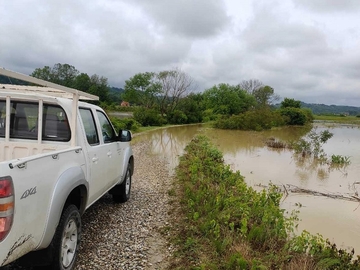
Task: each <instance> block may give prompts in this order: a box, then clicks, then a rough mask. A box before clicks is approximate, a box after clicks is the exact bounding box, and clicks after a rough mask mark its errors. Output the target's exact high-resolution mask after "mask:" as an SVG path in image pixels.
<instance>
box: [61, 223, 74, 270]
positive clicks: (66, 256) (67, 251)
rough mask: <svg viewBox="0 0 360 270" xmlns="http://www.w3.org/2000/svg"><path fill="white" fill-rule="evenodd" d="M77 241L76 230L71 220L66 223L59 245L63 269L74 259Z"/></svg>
mask: <svg viewBox="0 0 360 270" xmlns="http://www.w3.org/2000/svg"><path fill="white" fill-rule="evenodd" d="M77 241H78V230H77V226H76V222H75V220H73V219H71V220H69V222H68V223H67V225H66V227H65V229H64V233H63V238H62V245H61V261H62V264H63V266H64V267H68V266H69V265H70V264H71V263H72V261H73V260H74V257H75V251H76V247H77Z"/></svg>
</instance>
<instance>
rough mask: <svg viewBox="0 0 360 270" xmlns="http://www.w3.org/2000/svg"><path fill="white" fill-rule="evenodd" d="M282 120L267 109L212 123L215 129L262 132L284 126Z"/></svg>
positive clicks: (274, 112) (275, 112)
mask: <svg viewBox="0 0 360 270" xmlns="http://www.w3.org/2000/svg"><path fill="white" fill-rule="evenodd" d="M284 124H285V122H284V119H283V118H282V117H281V115H280V114H279V112H277V111H271V110H269V109H263V110H254V111H247V112H245V113H243V114H239V115H233V116H231V117H229V118H226V117H223V118H221V119H219V120H217V121H216V122H215V123H214V127H215V128H221V129H240V130H257V131H260V130H264V129H271V128H272V127H278V126H282V125H284Z"/></svg>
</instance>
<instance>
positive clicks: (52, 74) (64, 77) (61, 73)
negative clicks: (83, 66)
mask: <svg viewBox="0 0 360 270" xmlns="http://www.w3.org/2000/svg"><path fill="white" fill-rule="evenodd" d="M78 74H79V71H78V70H77V69H76V68H75V67H74V66H71V65H69V64H60V63H57V64H55V65H54V67H53V68H50V67H49V66H45V67H43V68H36V69H35V70H34V72H33V73H31V75H30V76H33V77H35V78H39V79H42V80H45V81H49V82H53V83H57V84H60V85H64V86H67V87H73V84H74V81H75V78H76V77H77V75H78Z"/></svg>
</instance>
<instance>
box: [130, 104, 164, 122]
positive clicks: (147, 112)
mask: <svg viewBox="0 0 360 270" xmlns="http://www.w3.org/2000/svg"><path fill="white" fill-rule="evenodd" d="M134 119H135V120H136V121H138V122H139V123H140V124H141V125H142V126H162V125H164V124H166V120H165V119H164V118H163V117H162V116H161V115H160V113H159V111H157V110H155V109H146V108H143V107H139V108H137V109H136V110H135V111H134Z"/></svg>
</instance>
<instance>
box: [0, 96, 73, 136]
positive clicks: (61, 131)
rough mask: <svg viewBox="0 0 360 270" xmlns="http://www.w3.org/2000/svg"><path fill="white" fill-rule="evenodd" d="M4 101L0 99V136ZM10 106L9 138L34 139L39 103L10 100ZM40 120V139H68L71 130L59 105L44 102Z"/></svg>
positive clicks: (3, 124)
mask: <svg viewBox="0 0 360 270" xmlns="http://www.w3.org/2000/svg"><path fill="white" fill-rule="evenodd" d="M5 103H6V102H5V100H0V137H5V127H6V105H5ZM10 107H11V110H10V138H19V139H30V140H36V139H37V137H38V118H39V117H38V116H39V104H38V103H30V102H21V101H11V102H10ZM42 121H43V122H42V140H45V141H46V140H47V141H69V140H70V138H71V132H70V126H69V123H68V119H67V116H66V114H65V111H64V110H63V109H62V108H61V107H60V106H56V105H51V104H44V105H43V116H42Z"/></svg>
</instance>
